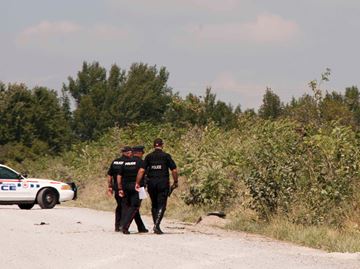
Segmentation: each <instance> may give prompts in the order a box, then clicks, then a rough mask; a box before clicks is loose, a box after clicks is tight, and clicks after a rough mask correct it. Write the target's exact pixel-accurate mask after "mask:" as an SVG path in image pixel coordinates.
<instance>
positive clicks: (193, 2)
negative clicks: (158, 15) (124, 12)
mask: <svg viewBox="0 0 360 269" xmlns="http://www.w3.org/2000/svg"><path fill="white" fill-rule="evenodd" d="M242 2H243V1H242V0H221V1H220V0H172V1H169V0H152V1H148V0H144V1H132V0H124V1H118V0H108V1H107V3H108V5H109V6H110V7H111V8H118V9H124V8H127V7H129V6H132V7H136V8H137V11H139V9H146V10H148V12H149V9H150V10H151V12H153V11H156V10H160V11H162V12H163V11H165V10H166V11H172V12H173V11H179V10H183V11H211V12H216V13H219V12H225V11H232V10H234V9H238V8H239V7H240V5H241V4H242Z"/></svg>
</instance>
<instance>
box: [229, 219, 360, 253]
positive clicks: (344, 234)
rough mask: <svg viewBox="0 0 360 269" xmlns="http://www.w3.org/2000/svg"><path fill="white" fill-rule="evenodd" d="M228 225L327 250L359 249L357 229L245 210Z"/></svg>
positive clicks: (344, 250) (348, 250)
mask: <svg viewBox="0 0 360 269" xmlns="http://www.w3.org/2000/svg"><path fill="white" fill-rule="evenodd" d="M226 228H228V229H231V230H237V231H244V232H249V233H256V234H261V235H265V236H268V237H272V238H275V239H279V240H283V241H289V242H293V243H296V244H299V245H302V246H307V247H312V248H318V249H323V250H325V251H328V252H360V231H359V230H356V229H350V228H347V229H343V230H337V229H333V228H330V227H326V226H303V225H298V224H294V223H291V222H289V221H287V220H285V219H281V218H274V219H272V220H271V221H269V222H263V221H259V220H256V219H255V218H253V217H251V216H249V215H246V214H241V215H236V216H232V219H231V222H230V224H229V225H228V226H227V227H226Z"/></svg>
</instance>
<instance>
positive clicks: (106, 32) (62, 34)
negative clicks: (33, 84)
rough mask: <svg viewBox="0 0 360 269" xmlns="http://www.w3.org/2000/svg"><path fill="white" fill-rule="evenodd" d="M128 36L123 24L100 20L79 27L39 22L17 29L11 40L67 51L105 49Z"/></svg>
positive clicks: (36, 47) (60, 22) (62, 23)
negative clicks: (103, 22) (118, 24)
mask: <svg viewBox="0 0 360 269" xmlns="http://www.w3.org/2000/svg"><path fill="white" fill-rule="evenodd" d="M129 39H130V32H129V31H128V30H127V29H125V28H123V27H117V26H113V25H108V24H101V23H98V24H94V25H91V26H83V25H80V24H77V23H75V22H71V21H55V22H49V21H42V22H40V23H38V24H36V25H33V26H29V27H27V28H25V29H24V30H23V31H21V32H20V33H19V34H18V36H17V38H16V41H15V42H16V45H17V46H19V47H20V48H31V49H46V50H49V51H52V52H54V51H65V52H69V51H71V50H76V49H82V50H89V49H90V50H91V49H98V48H102V49H104V48H109V45H110V44H115V43H117V42H124V41H129ZM109 41H113V42H112V43H110V42H109Z"/></svg>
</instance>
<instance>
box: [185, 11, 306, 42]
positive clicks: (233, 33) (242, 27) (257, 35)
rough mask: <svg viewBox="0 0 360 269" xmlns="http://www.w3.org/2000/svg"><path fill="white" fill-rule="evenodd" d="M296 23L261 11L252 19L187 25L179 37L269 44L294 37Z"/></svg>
mask: <svg viewBox="0 0 360 269" xmlns="http://www.w3.org/2000/svg"><path fill="white" fill-rule="evenodd" d="M299 31H300V30H299V26H298V25H297V23H296V22H294V21H291V20H286V19H284V18H282V17H280V16H278V15H272V14H261V15H258V16H257V17H256V19H255V20H254V21H250V22H231V23H218V24H204V25H194V24H193V25H190V26H187V27H185V30H184V33H183V35H182V37H181V39H183V40H185V41H190V42H194V41H195V42H197V43H198V44H202V45H204V44H239V43H244V42H245V43H250V44H269V43H270V44H271V43H284V42H289V41H291V40H293V39H294V38H295V37H296V36H297V34H298V33H299Z"/></svg>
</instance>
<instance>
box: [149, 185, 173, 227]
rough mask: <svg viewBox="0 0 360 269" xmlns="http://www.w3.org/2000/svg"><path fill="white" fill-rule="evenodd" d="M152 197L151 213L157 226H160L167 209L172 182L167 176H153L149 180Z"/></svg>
mask: <svg viewBox="0 0 360 269" xmlns="http://www.w3.org/2000/svg"><path fill="white" fill-rule="evenodd" d="M147 186H148V192H149V195H150V198H151V213H152V217H153V221H154V225H155V226H156V227H159V226H160V223H161V220H162V218H163V216H164V213H165V210H166V204H167V199H168V194H169V187H170V182H169V179H167V178H165V179H164V178H151V179H149V181H148V182H147Z"/></svg>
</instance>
